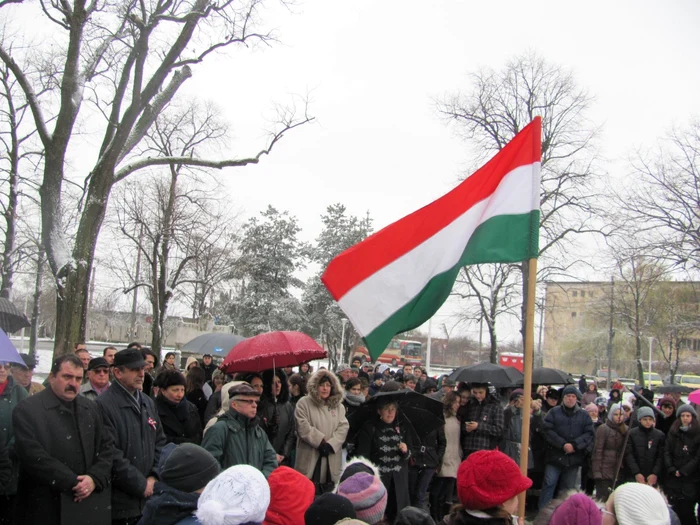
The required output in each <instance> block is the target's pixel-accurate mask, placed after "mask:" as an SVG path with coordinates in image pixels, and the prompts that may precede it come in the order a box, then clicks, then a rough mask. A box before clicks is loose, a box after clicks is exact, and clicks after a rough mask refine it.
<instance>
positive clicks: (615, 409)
mask: <svg viewBox="0 0 700 525" xmlns="http://www.w3.org/2000/svg"><path fill="white" fill-rule="evenodd" d="M620 410H622V404H620V403H615V404H614V405H610V410H608V419H609V420H610V421H612V420H613V417H614V416H615V414H617V413H618V412H619V411H620Z"/></svg>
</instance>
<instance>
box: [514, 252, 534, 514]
mask: <svg viewBox="0 0 700 525" xmlns="http://www.w3.org/2000/svg"><path fill="white" fill-rule="evenodd" d="M536 288H537V259H536V258H534V257H533V258H531V259H530V260H529V261H528V276H527V292H526V293H527V296H526V298H525V299H526V301H527V302H526V304H525V355H524V359H523V373H524V375H525V378H524V381H523V408H522V414H523V423H522V427H521V438H520V472H522V474H523V476H527V463H528V450H529V447H530V403H531V401H532V366H533V358H534V351H533V349H534V342H535V293H536ZM525 495H526V493H525V492H523V493H521V494H520V501H519V507H518V515H519V516H520V517H521V518H525Z"/></svg>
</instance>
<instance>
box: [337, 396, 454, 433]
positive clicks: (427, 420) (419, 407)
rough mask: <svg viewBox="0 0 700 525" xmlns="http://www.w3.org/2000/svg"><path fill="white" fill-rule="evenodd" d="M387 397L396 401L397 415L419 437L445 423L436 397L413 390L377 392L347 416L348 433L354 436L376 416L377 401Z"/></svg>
mask: <svg viewBox="0 0 700 525" xmlns="http://www.w3.org/2000/svg"><path fill="white" fill-rule="evenodd" d="M387 399H391V400H392V401H396V403H397V405H398V407H399V410H398V417H399V418H401V420H402V421H406V422H407V423H408V425H409V427H412V429H413V431H414V432H415V434H416V435H417V436H418V437H419V438H420V437H423V436H425V435H426V434H427V433H428V432H430V431H431V430H434V429H435V428H436V427H439V426H441V425H444V424H445V416H444V414H443V405H442V403H441V402H440V401H438V400H437V399H433V398H432V397H428V396H424V395H423V394H419V393H418V392H414V391H413V390H397V391H394V392H378V393H377V394H375V395H374V396H372V397H371V398H370V399H369V401H366V402H364V403H362V404H361V405H360V406H359V407H357V410H355V412H354V413H353V414H351V415H350V417H348V423H350V431H349V433H348V435H350V436H354V435H355V434H357V432H358V431H359V430H360V428H362V425H364V424H365V422H366V421H369V420H370V419H371V418H376V417H377V403H378V402H379V401H381V400H387Z"/></svg>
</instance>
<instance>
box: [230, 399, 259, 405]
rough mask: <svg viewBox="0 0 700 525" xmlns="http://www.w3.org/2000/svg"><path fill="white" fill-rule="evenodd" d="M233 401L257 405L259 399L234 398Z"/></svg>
mask: <svg viewBox="0 0 700 525" xmlns="http://www.w3.org/2000/svg"><path fill="white" fill-rule="evenodd" d="M234 401H238V402H241V403H245V404H247V405H257V404H258V403H259V401H256V400H255V399H234Z"/></svg>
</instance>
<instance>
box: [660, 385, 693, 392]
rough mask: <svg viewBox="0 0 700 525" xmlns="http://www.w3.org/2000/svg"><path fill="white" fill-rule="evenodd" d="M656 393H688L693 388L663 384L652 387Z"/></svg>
mask: <svg viewBox="0 0 700 525" xmlns="http://www.w3.org/2000/svg"><path fill="white" fill-rule="evenodd" d="M652 390H653V391H654V393H656V394H673V393H678V394H690V393H691V392H693V391H694V390H695V389H693V388H690V387H689V386H683V385H663V386H660V387H657V388H653V389H652Z"/></svg>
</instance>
